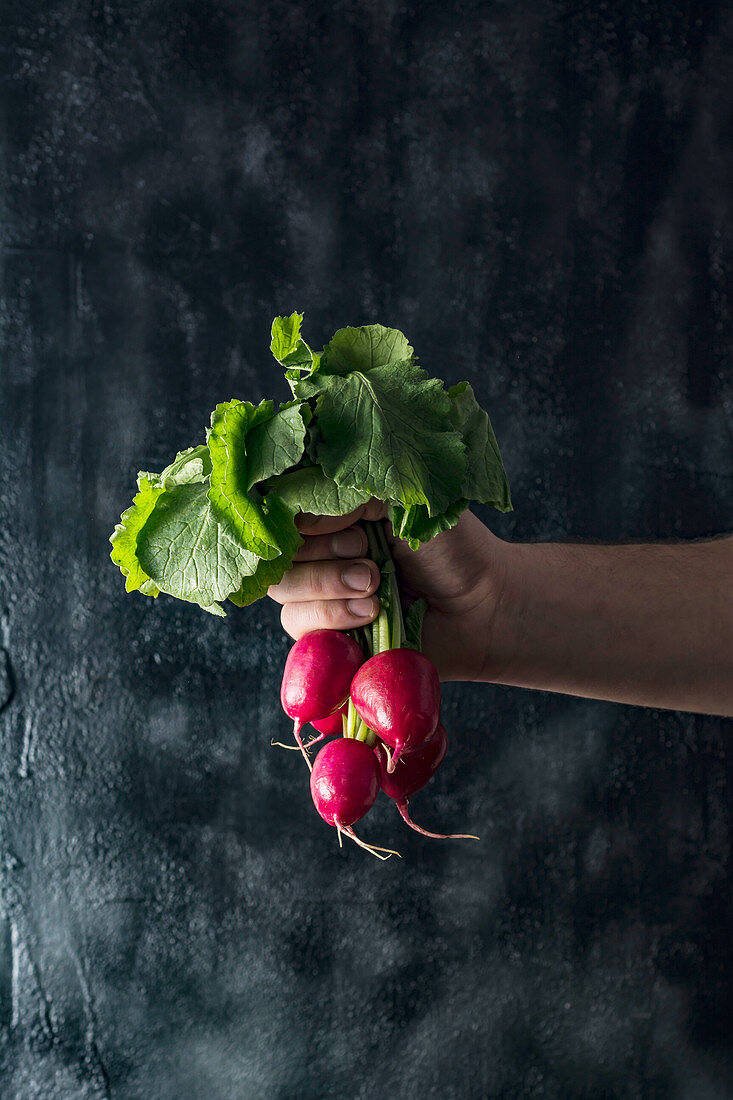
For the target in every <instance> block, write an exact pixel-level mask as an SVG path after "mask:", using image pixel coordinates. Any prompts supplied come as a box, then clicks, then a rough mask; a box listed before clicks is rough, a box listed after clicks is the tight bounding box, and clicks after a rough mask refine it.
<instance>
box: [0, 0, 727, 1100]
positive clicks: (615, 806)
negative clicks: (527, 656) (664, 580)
mask: <svg viewBox="0 0 733 1100" xmlns="http://www.w3.org/2000/svg"><path fill="white" fill-rule="evenodd" d="M0 18H1V19H2V33H1V34H0V92H1V104H2V106H1V111H2V113H1V115H0V122H1V126H0V137H1V139H2V140H1V148H0V158H1V159H0V173H1V176H0V178H1V180H2V184H1V191H0V198H1V203H2V206H1V210H0V214H1V216H0V262H1V264H2V303H1V305H0V310H1V312H0V338H1V340H2V357H1V361H0V402H1V404H0V416H2V434H1V436H0V449H1V453H0V492H1V495H2V509H3V517H2V523H1V524H0V616H1V620H2V623H1V625H2V638H0V641H1V642H2V645H3V646H4V653H5V661H4V663H1V662H0V702H2V700H4V704H3V709H2V711H1V713H0V843H1V846H2V851H1V852H0V886H1V895H0V1095H2V1097H3V1100H6V1098H7V1100H31V1098H32V1097H39V1098H41V1100H91V1098H93V1097H103V1096H107V1097H114V1098H115V1100H118V1098H119V1100H123V1098H124V1100H169V1098H170V1100H201V1098H204V1100H239V1098H244V1100H249V1098H250V1097H251V1098H253V1100H255V1098H256V1100H330V1098H333V1100H357V1098H358V1100H375V1098H376V1100H381V1098H383V1097H384V1098H386V1097H398V1098H399V1100H425V1098H426V1097H436V1098H439V1100H466V1098H471V1100H473V1098H474V1097H475V1098H476V1100H484V1098H487V1097H492V1098H494V1097H496V1098H499V1097H501V1098H506V1100H509V1098H518V1100H519V1098H521V1100H524V1098H534V1097H542V1098H557V1100H612V1098H613V1100H626V1098H640V1100H647V1098H658V1100H666V1098H668V1097H669V1098H672V1097H674V1098H675V1100H678V1098H679V1100H702V1098H706V1100H707V1098H708V1097H709V1098H712V1097H716V1098H717V1097H723V1096H728V1095H731V1094H733V1062H732V1054H731V1045H730V1019H731V1014H732V1013H733V1005H732V1004H731V987H732V982H733V974H732V967H731V938H730V923H731V912H730V878H729V876H730V840H731V761H732V759H733V755H732V754H733V742H732V736H733V723H731V721H729V720H720V719H716V718H707V717H696V716H691V715H687V714H678V713H674V712H661V711H652V710H646V709H642V708H634V707H626V706H617V705H612V704H607V703H597V702H592V701H587V700H580V699H573V698H570V697H565V696H559V695H549V694H544V693H538V692H529V691H523V690H519V689H513V688H503V687H495V686H490V685H483V686H478V685H470V686H469V685H455V684H454V685H449V686H447V687H446V688H445V692H444V699H445V703H444V710H445V721H446V725H447V726H448V727H449V728H450V730H451V731H452V734H453V740H452V748H451V751H450V755H449V757H448V760H447V762H446V765H445V766H444V768H443V769H442V770H441V772H440V774H439V775H438V776H437V777H436V779H435V781H434V782H433V783H432V785H431V787H430V788H429V789H428V790H426V791H425V792H424V793H423V794H420V795H418V796H417V797H416V798H415V802H414V807H413V808H414V813H415V816H416V818H418V820H420V821H421V822H423V823H424V824H425V825H426V826H427V827H429V828H430V827H432V828H441V827H445V828H448V829H461V830H462V829H464V828H468V830H469V831H476V832H478V833H479V834H480V835H481V837H482V841H481V843H480V844H475V845H474V844H471V843H466V844H461V843H457V842H456V843H454V844H440V843H437V842H436V843H431V842H430V841H427V840H424V839H422V838H419V837H417V836H412V835H406V830H404V829H403V827H402V826H401V823H400V822H399V820H398V818H397V815H396V813H395V811H394V808H393V807H391V806H390V805H388V804H387V803H386V800H385V801H384V802H382V801H380V803H379V804H378V805H377V806H376V807H375V809H374V811H372V813H371V814H370V817H369V819H367V821H365V822H364V826H363V830H362V831H363V834H364V835H365V837H367V838H369V839H372V840H373V841H375V842H377V843H382V844H392V843H395V842H396V843H397V844H398V846H399V848H400V849H401V851H402V854H403V857H404V858H403V860H402V861H401V862H399V861H397V860H392V861H390V862H389V863H387V864H381V863H378V862H377V861H376V860H373V859H371V858H369V856H368V855H366V853H363V852H361V851H359V850H357V849H356V848H355V847H353V846H350V847H349V848H348V849H345V850H344V851H343V852H340V851H339V850H338V847H337V845H336V841H335V837H334V836H333V834H332V831H331V830H329V829H328V828H327V827H326V826H325V825H324V824H323V823H322V822H321V821H320V819H319V818H318V817H317V816H316V814H315V812H314V810H313V807H312V805H311V802H310V798H309V796H308V790H307V783H306V775H305V769H304V767H303V763H302V760H300V758H299V757H297V756H296V754H290V753H283V752H281V751H279V750H277V749H275V748H272V747H271V745H270V742H271V740H272V739H273V738H281V737H283V736H284V735H285V734H286V733H287V721H286V720H285V718H284V715H283V714H282V712H281V710H280V705H279V698H278V689H279V677H280V672H281V669H282V665H283V662H284V659H285V654H286V652H287V649H288V640H287V639H286V637H285V636H284V635H283V633H282V632H281V630H280V625H279V620H278V615H277V609H276V608H275V606H274V605H273V604H270V603H268V602H267V601H263V602H262V603H261V604H260V605H256V606H254V607H251V608H248V609H246V610H238V609H236V608H233V609H232V610H231V612H230V614H229V616H228V617H227V619H226V620H218V619H214V618H213V617H209V616H207V615H205V614H204V613H203V612H201V611H199V610H198V609H197V608H195V607H192V606H187V605H179V604H177V603H176V601H174V600H171V599H169V598H168V597H165V596H161V597H160V599H158V600H157V601H152V600H148V599H145V598H144V597H141V596H140V595H139V594H133V595H131V596H126V595H125V593H124V589H123V584H122V582H121V578H120V576H119V574H118V572H117V570H116V569H115V568H114V567H113V566H112V565H111V563H110V562H109V559H108V551H109V545H108V543H107V537H108V535H109V533H110V531H111V529H112V526H113V524H114V523H115V521H116V520H117V518H118V516H119V514H120V512H121V511H122V509H123V508H125V507H127V505H128V503H129V500H130V497H131V494H132V491H133V488H134V477H135V473H136V472H137V470H138V469H159V468H161V467H162V466H164V465H165V464H166V463H167V462H168V461H169V460H170V458H171V457H172V456H173V455H174V454H175V452H176V450H178V449H181V448H182V447H184V446H188V445H189V444H192V443H194V442H198V441H200V440H201V439H202V434H203V429H204V426H205V424H206V423H207V420H208V414H209V411H210V409H211V408H213V406H214V405H215V404H216V403H217V402H218V401H220V400H224V399H227V398H229V397H231V396H241V397H245V398H248V399H250V400H254V401H257V400H259V399H260V398H261V397H263V396H272V397H277V398H280V399H284V398H285V397H286V396H287V391H286V389H285V386H284V383H283V382H282V381H281V380H280V371H279V368H277V367H276V365H275V364H274V363H273V361H271V360H270V357H269V353H268V340H269V325H270V321H271V319H272V317H273V315H274V314H276V313H279V312H290V311H291V310H293V309H299V310H304V311H305V314H306V329H307V334H308V337H309V339H311V340H312V342H313V343H314V344H315V345H317V346H320V344H321V343H322V342H323V341H324V340H325V339H327V338H328V337H329V336H330V334H331V333H332V332H333V330H334V329H335V328H337V327H339V326H341V325H343V324H358V323H364V322H370V321H380V322H383V323H385V324H388V325H394V326H396V327H399V328H402V329H404V331H405V332H406V333H407V334H408V336H409V338H410V340H411V342H412V343H413V344H414V346H415V348H416V350H417V353H418V355H419V356H420V359H421V362H422V364H423V366H425V368H426V369H427V370H428V372H430V373H435V374H438V375H440V376H441V377H443V378H445V379H446V380H447V381H448V382H451V383H452V382H455V381H458V380H460V379H462V378H467V379H469V380H470V381H471V383H472V385H473V386H474V388H475V390H476V392H477V395H478V397H479V399H480V401H481V402H482V403H483V404H484V405H485V406H486V407H487V408H488V409H489V410H490V412H491V416H492V419H493V422H494V426H495V428H496V433H497V436H498V438H499V441H500V444H501V447H502V451H503V454H504V458H505V463H506V467H507V471H508V475H509V478H510V482H511V485H512V493H513V498H514V503H515V511H514V512H513V513H511V514H509V515H508V516H503V517H501V516H498V515H496V514H495V515H490V514H489V512H488V510H487V511H485V512H484V511H482V512H481V515H482V517H483V518H485V519H487V520H488V521H489V522H490V523H491V524H492V526H493V528H494V530H495V531H496V532H497V533H498V534H499V535H501V536H502V537H505V538H513V539H518V540H522V539H525V540H547V539H589V538H590V539H602V540H611V539H616V538H627V539H628V538H637V539H654V538H676V537H700V536H706V535H711V534H716V533H721V532H726V531H731V530H732V529H733V372H732V370H731V355H730V323H731V317H730V309H731V278H730V271H731V259H732V256H731V253H732V248H733V230H732V229H731V224H732V222H731V214H732V213H733V209H732V207H733V199H732V197H731V196H732V195H733V186H732V185H733V171H732V169H733V161H732V158H731V145H730V126H731V118H732V117H733V96H732V93H731V88H732V87H733V82H732V80H731V76H732V75H733V69H732V64H731V63H732V60H733V41H732V37H731V32H732V30H733V23H732V21H731V14H730V12H729V11H727V10H726V6H725V5H722V4H717V3H713V2H711V3H707V4H681V3H669V2H666V0H650V2H649V3H642V2H641V0H639V2H627V3H616V4H604V3H596V2H592V3H586V4H583V5H580V4H575V3H572V2H564V3H563V2H559V0H558V2H553V0H517V2H514V3H509V2H507V3H472V2H469V0H467V2H465V3H433V2H425V3H415V4H413V5H408V4H400V3H397V2H396V0H395V2H392V0H389V2H387V0H384V2H372V3H368V2H361V3H359V2H356V0H345V2H343V3H338V4H331V3H328V4H327V3H322V2H318V0H314V2H311V3H309V4H305V3H303V4H298V3H287V2H280V3H254V2H252V0H236V2H235V0H231V2H230V3H228V4H226V5H212V4H205V3H201V2H192V3H189V4H182V3H170V2H163V0H159V2H155V0H146V2H145V3H143V4H137V3H135V4H133V3H129V2H127V0H126V2H120V3H116V2H110V3H106V4H103V3H101V0H100V2H97V0H81V2H80V3H77V4H74V5H71V4H64V3H53V2H48V3H23V4H18V5H13V6H11V5H10V4H9V3H5V4H4V5H3V6H2V14H1V16H0ZM620 583H622V582H620ZM721 613H728V612H727V610H726V609H725V608H722V609H721Z"/></svg>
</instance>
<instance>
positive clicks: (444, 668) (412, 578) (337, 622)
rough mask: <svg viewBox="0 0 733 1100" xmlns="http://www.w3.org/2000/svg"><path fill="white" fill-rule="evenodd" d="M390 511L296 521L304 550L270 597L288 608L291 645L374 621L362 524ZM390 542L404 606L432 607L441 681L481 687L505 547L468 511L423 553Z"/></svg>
mask: <svg viewBox="0 0 733 1100" xmlns="http://www.w3.org/2000/svg"><path fill="white" fill-rule="evenodd" d="M386 511H387V510H386V507H385V505H384V504H382V502H381V501H377V500H372V501H370V502H369V503H368V504H366V505H363V506H362V507H361V508H357V509H356V510H355V511H354V512H351V513H349V514H348V515H346V516H312V515H307V514H303V515H301V516H299V517H298V520H297V524H298V528H299V530H300V532H301V534H302V535H303V538H304V542H303V545H302V546H301V548H300V549H299V550H298V552H297V553H296V554H295V556H294V558H293V566H292V568H291V569H289V570H288V572H287V573H286V574H285V576H284V577H283V579H282V580H281V581H280V583H279V584H276V585H272V586H271V587H270V589H269V592H268V595H269V596H271V597H272V599H274V600H275V601H276V602H277V603H279V604H281V605H282V612H281V621H282V625H283V628H284V629H285V631H286V632H287V633H288V634H289V635H290V636H291V637H292V638H294V639H298V638H300V637H301V636H302V635H303V634H306V633H308V631H311V630H318V629H320V628H324V627H325V628H328V629H334V630H351V629H353V628H354V627H356V626H363V625H365V624H367V623H370V622H372V620H373V619H375V618H376V616H377V614H378V612H379V601H378V599H377V597H376V596H375V593H376V591H377V588H378V587H379V570H378V568H377V566H376V565H375V563H374V562H372V561H371V560H370V559H369V558H368V557H366V554H367V546H368V543H367V537H366V532H365V531H364V529H363V527H361V526H360V525H359V520H379V519H382V518H383V517H384V516H386ZM387 536H388V539H389V541H390V544H391V550H392V557H393V559H394V563H395V567H396V570H397V581H398V584H399V588H400V594H401V596H402V598H403V601H404V602H405V603H406V604H410V603H412V601H413V600H415V599H418V598H419V597H422V598H424V599H425V600H426V602H427V604H428V610H427V612H426V615H425V621H424V624H423V651H424V653H425V654H426V656H428V657H429V658H430V659H431V660H432V661H433V663H434V664H435V666H436V667H437V669H438V672H439V674H440V678H441V680H481V679H483V678H484V675H483V670H484V666H485V663H486V660H487V656H488V654H489V652H490V649H491V629H492V624H493V619H494V612H495V610H496V607H497V605H498V602H499V599H500V596H501V591H502V587H503V581H504V555H503V548H504V547H505V546H506V545H507V544H506V543H504V542H502V540H501V539H498V538H497V537H496V536H495V535H493V534H492V533H491V532H490V531H489V529H488V528H487V527H486V526H485V525H484V524H483V523H482V522H481V521H480V520H479V519H478V517H477V516H475V515H473V513H472V512H470V511H466V512H464V513H463V515H462V516H461V518H460V520H459V521H458V523H457V524H456V526H455V527H453V528H451V530H450V531H445V532H443V533H442V534H440V535H436V536H435V538H433V539H431V540H430V541H429V542H427V543H424V544H423V545H422V546H421V547H420V549H419V550H410V548H409V546H408V545H407V543H406V542H403V541H401V540H400V539H393V538H392V536H391V531H390V528H389V524H388V525H387ZM352 571H353V572H352Z"/></svg>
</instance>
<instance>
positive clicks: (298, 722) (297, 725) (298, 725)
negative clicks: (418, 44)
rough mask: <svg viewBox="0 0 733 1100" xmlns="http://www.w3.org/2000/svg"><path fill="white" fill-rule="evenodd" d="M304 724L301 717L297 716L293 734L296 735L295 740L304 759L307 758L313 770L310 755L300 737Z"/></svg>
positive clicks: (309, 768)
mask: <svg viewBox="0 0 733 1100" xmlns="http://www.w3.org/2000/svg"><path fill="white" fill-rule="evenodd" d="M302 726H303V723H302V722H301V720H300V718H296V719H295V721H294V722H293V736H294V737H295V740H296V741H297V742H298V748H299V749H300V751H301V752H302V754H303V759H304V760H305V762H306V764H307V765H308V771H309V772H312V771H313V765H312V764H311V762H310V757H309V756H308V753H307V752H306V751H305V745H304V744H303V742H302V741H301V739H300V731H301V729H302Z"/></svg>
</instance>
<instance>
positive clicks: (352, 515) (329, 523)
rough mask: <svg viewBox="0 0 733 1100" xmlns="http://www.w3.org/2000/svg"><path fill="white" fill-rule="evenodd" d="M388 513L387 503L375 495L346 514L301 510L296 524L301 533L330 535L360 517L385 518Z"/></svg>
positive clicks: (348, 525)
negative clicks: (327, 513)
mask: <svg viewBox="0 0 733 1100" xmlns="http://www.w3.org/2000/svg"><path fill="white" fill-rule="evenodd" d="M386 515H387V505H386V504H385V503H384V501H381V500H376V499H375V498H374V497H372V499H371V500H370V501H368V502H367V503H366V504H362V505H361V506H360V507H359V508H355V509H354V511H353V512H349V513H348V514H347V515H345V516H314V515H312V514H311V513H310V512H301V514H300V515H299V516H297V518H296V520H295V524H296V526H297V528H298V530H299V531H300V533H301V535H328V534H331V532H332V531H341V530H342V529H343V528H344V527H350V526H351V525H352V524H353V523H356V522H357V520H360V519H369V520H376V519H383V518H384V516H386Z"/></svg>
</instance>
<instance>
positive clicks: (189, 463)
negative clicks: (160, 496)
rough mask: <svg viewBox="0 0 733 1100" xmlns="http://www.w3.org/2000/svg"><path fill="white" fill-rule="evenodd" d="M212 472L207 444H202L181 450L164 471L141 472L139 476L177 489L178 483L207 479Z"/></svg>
mask: <svg viewBox="0 0 733 1100" xmlns="http://www.w3.org/2000/svg"><path fill="white" fill-rule="evenodd" d="M210 473H211V458H210V457H209V451H208V448H207V447H206V445H205V444H201V445H200V446H198V447H188V448H187V449H186V450H185V451H179V452H178V454H177V455H176V457H175V458H174V459H173V461H172V462H171V464H170V466H166V468H165V469H164V470H163V472H162V473H160V474H150V473H141V474H138V477H146V478H148V479H149V480H150V481H151V482H152V483H153V484H154V485H160V486H161V487H162V488H163V489H175V487H176V486H177V485H190V484H193V483H195V482H199V481H205V480H206V478H207V477H208V476H209V474H210Z"/></svg>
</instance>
